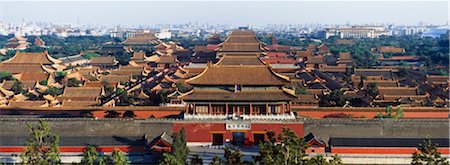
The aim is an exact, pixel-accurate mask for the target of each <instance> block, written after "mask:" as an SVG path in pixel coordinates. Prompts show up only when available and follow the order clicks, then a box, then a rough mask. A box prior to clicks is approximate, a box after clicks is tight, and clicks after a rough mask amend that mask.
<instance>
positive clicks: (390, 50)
mask: <svg viewBox="0 0 450 165" xmlns="http://www.w3.org/2000/svg"><path fill="white" fill-rule="evenodd" d="M377 50H378V52H381V53H404V52H405V49H403V48H398V47H393V46H379V47H377Z"/></svg>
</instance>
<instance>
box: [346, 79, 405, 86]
mask: <svg viewBox="0 0 450 165" xmlns="http://www.w3.org/2000/svg"><path fill="white" fill-rule="evenodd" d="M359 82H360V80H356V81H354V84H356V85H358V84H359ZM363 83H364V87H367V84H369V83H376V84H377V86H379V87H398V81H394V80H364V81H363Z"/></svg>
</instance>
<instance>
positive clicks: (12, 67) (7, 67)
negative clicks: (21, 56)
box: [0, 64, 45, 74]
mask: <svg viewBox="0 0 450 165" xmlns="http://www.w3.org/2000/svg"><path fill="white" fill-rule="evenodd" d="M0 71H2V72H9V73H12V74H17V73H22V72H42V73H44V72H45V70H44V69H42V66H41V65H40V64H31V65H28V64H0Z"/></svg>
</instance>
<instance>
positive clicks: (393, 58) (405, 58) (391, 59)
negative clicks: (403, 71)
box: [378, 56, 419, 61]
mask: <svg viewBox="0 0 450 165" xmlns="http://www.w3.org/2000/svg"><path fill="white" fill-rule="evenodd" d="M418 59H419V58H418V57H417V56H392V57H390V58H384V57H383V56H381V57H380V58H379V59H378V60H380V61H401V60H418Z"/></svg>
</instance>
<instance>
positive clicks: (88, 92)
mask: <svg viewBox="0 0 450 165" xmlns="http://www.w3.org/2000/svg"><path fill="white" fill-rule="evenodd" d="M101 94H102V87H66V88H65V89H64V93H63V94H62V95H61V96H59V97H57V99H58V100H60V101H63V102H65V101H91V102H92V101H97V100H98V98H99V97H100V95H101Z"/></svg>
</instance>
